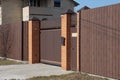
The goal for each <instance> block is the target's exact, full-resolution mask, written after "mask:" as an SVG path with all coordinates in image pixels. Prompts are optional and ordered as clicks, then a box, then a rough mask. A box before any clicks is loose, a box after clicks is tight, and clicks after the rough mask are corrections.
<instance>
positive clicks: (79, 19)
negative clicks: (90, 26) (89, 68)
mask: <svg viewBox="0 0 120 80" xmlns="http://www.w3.org/2000/svg"><path fill="white" fill-rule="evenodd" d="M80 33H81V11H79V12H78V13H77V34H78V35H77V71H81V70H80V68H81V65H80V64H81V63H80V62H81V61H80V52H81V46H80V44H81V43H80V42H81V35H80Z"/></svg>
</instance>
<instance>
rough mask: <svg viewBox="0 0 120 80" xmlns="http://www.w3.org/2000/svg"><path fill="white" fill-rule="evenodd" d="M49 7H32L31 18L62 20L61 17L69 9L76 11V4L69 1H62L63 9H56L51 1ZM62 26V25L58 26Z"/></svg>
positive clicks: (51, 0)
mask: <svg viewBox="0 0 120 80" xmlns="http://www.w3.org/2000/svg"><path fill="white" fill-rule="evenodd" d="M48 3H49V5H48V7H30V16H29V18H31V17H33V16H34V17H38V18H39V19H40V20H42V19H43V18H47V19H50V20H51V19H56V20H60V15H61V14H62V13H65V12H66V11H67V10H68V9H71V10H74V6H75V5H74V3H73V2H72V1H68V0H61V7H54V1H53V0H50V1H49V2H48ZM58 25H60V24H58Z"/></svg>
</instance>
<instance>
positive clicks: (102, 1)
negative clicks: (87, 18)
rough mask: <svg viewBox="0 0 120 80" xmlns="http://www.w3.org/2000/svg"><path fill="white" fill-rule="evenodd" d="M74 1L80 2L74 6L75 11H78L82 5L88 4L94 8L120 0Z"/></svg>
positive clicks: (119, 0) (119, 1)
mask: <svg viewBox="0 0 120 80" xmlns="http://www.w3.org/2000/svg"><path fill="white" fill-rule="evenodd" d="M74 1H76V2H78V3H79V4H80V5H79V6H77V7H76V8H75V11H78V10H79V9H80V8H82V7H84V6H88V7H90V8H96V7H102V6H107V5H112V4H117V3H120V0H74Z"/></svg>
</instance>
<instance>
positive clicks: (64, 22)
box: [61, 10, 73, 70]
mask: <svg viewBox="0 0 120 80" xmlns="http://www.w3.org/2000/svg"><path fill="white" fill-rule="evenodd" d="M71 14H73V11H71V10H68V11H67V13H65V14H63V15H61V26H62V28H61V37H62V46H61V66H62V69H63V70H70V67H71V66H70V65H71V62H70V60H71V56H70V55H71V28H70V27H71Z"/></svg>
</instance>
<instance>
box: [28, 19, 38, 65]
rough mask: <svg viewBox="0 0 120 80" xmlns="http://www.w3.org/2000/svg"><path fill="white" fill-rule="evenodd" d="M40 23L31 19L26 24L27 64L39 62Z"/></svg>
mask: <svg viewBox="0 0 120 80" xmlns="http://www.w3.org/2000/svg"><path fill="white" fill-rule="evenodd" d="M39 30H40V21H39V20H38V19H36V18H32V19H31V20H30V21H29V22H28V59H29V64H33V63H39V62H40V53H39V49H40V41H39V39H40V33H39Z"/></svg>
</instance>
